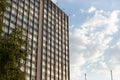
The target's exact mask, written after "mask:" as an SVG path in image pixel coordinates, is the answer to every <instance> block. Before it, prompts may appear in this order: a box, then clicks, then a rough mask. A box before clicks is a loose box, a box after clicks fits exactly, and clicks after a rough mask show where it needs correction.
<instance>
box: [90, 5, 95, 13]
mask: <svg viewBox="0 0 120 80" xmlns="http://www.w3.org/2000/svg"><path fill="white" fill-rule="evenodd" d="M95 10H96V8H95V7H93V6H91V7H90V8H89V9H88V12H89V13H92V12H94V11H95Z"/></svg>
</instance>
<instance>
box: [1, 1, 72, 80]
mask: <svg viewBox="0 0 120 80" xmlns="http://www.w3.org/2000/svg"><path fill="white" fill-rule="evenodd" d="M8 2H9V3H10V7H8V9H7V12H6V13H5V15H4V19H3V22H4V23H5V27H4V32H5V33H6V34H9V33H10V32H11V31H12V29H14V28H15V27H21V29H22V30H23V37H22V38H23V39H24V40H27V41H28V43H29V44H26V47H23V48H24V49H26V48H29V49H30V50H31V51H30V54H29V55H28V57H27V60H26V63H25V65H24V66H23V67H21V70H23V71H25V73H26V77H25V80H70V78H69V77H70V75H69V74H70V73H69V28H68V16H67V15H66V14H65V13H64V12H63V11H62V10H61V9H60V8H59V7H57V6H56V5H55V4H54V3H53V2H52V1H51V0H8Z"/></svg>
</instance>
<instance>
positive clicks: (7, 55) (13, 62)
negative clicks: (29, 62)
mask: <svg viewBox="0 0 120 80" xmlns="http://www.w3.org/2000/svg"><path fill="white" fill-rule="evenodd" d="M26 43H27V42H26V41H24V40H23V39H22V31H21V30H20V29H19V28H16V29H14V30H13V31H12V33H10V35H8V36H7V37H2V38H1V39H0V80H24V77H25V76H24V72H22V71H21V70H20V67H21V66H22V65H23V64H24V61H25V59H26V56H27V51H26V50H25V49H23V48H21V47H22V46H23V47H24V46H25V45H26ZM21 61H22V62H21Z"/></svg>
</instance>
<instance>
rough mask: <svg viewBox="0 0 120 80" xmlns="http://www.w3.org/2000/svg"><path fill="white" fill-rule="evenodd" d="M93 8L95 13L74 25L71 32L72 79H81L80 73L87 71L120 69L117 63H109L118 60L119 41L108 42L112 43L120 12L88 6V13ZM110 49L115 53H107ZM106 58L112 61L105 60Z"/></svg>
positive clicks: (100, 71) (119, 58)
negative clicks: (77, 25)
mask: <svg viewBox="0 0 120 80" xmlns="http://www.w3.org/2000/svg"><path fill="white" fill-rule="evenodd" d="M93 11H94V16H92V17H90V18H89V19H88V20H86V21H85V22H84V23H83V24H82V25H81V26H80V27H75V25H74V27H72V30H71V32H70V43H71V44H70V52H71V60H72V61H71V73H72V74H71V79H72V80H77V79H78V78H79V79H80V78H81V77H80V75H81V74H83V73H85V72H88V71H89V72H88V73H90V72H91V73H92V72H95V73H97V74H103V73H105V72H106V70H110V69H114V70H118V69H119V68H120V66H119V65H117V64H116V66H115V65H113V66H111V64H113V62H117V61H120V56H119V52H120V41H118V42H117V43H116V44H114V45H112V46H111V45H109V44H110V43H111V41H112V42H113V36H114V35H115V34H116V33H117V32H118V31H119V26H118V23H119V20H120V18H119V13H120V11H118V10H114V11H111V12H110V11H104V10H96V8H93V7H91V8H90V9H89V12H93ZM109 49H110V50H111V51H110V52H114V54H113V53H110V55H109V54H107V53H108V52H107V51H109ZM105 55H106V56H105ZM115 55H116V56H115ZM113 56H114V57H113ZM106 59H112V60H109V62H108V61H106ZM86 69H87V70H86ZM97 76H98V75H97ZM98 77H100V76H98ZM91 79H93V78H91ZM93 80H95V79H93Z"/></svg>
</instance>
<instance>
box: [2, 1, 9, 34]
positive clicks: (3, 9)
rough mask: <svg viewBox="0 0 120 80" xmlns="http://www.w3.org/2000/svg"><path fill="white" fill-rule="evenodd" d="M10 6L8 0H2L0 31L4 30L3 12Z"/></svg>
mask: <svg viewBox="0 0 120 80" xmlns="http://www.w3.org/2000/svg"><path fill="white" fill-rule="evenodd" d="M8 6H9V4H8V2H7V0H0V33H1V31H2V27H3V23H2V18H3V13H4V12H5V11H6V9H7V7H8Z"/></svg>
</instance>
